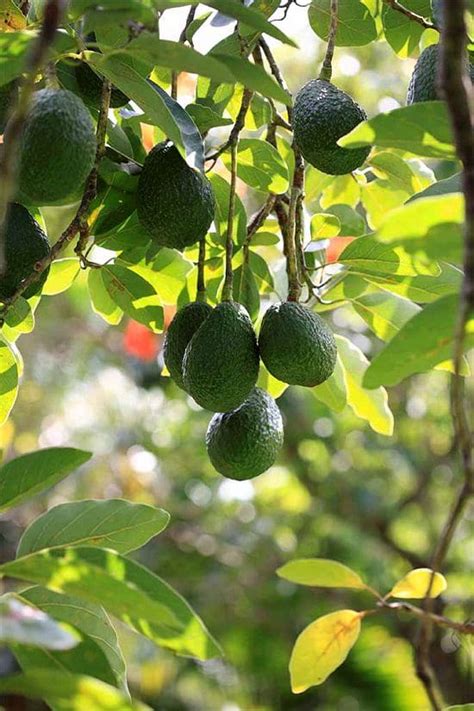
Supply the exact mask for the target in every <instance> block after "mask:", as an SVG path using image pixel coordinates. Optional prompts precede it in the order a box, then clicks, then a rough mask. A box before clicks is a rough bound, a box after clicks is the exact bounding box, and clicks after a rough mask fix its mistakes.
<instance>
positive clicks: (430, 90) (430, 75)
mask: <svg viewBox="0 0 474 711" xmlns="http://www.w3.org/2000/svg"><path fill="white" fill-rule="evenodd" d="M439 62H440V46H439V44H431V45H430V46H429V47H426V49H424V50H423V52H422V53H421V54H420V56H419V57H418V61H417V62H416V64H415V69H414V70H413V74H412V76H411V80H410V85H409V87H408V93H407V104H408V105H410V104H418V103H420V102H422V101H439V100H442V98H443V96H442V94H441V92H440V90H439V89H438V70H439ZM466 65H467V66H466V68H467V69H468V70H469V72H470V75H471V81H472V82H474V65H472V64H469V60H468V59H467V57H466Z"/></svg>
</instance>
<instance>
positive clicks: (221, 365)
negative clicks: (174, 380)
mask: <svg viewBox="0 0 474 711" xmlns="http://www.w3.org/2000/svg"><path fill="white" fill-rule="evenodd" d="M258 366H259V357H258V348H257V339H256V337H255V333H254V330H253V328H252V322H251V321H250V318H249V315H248V313H247V311H246V310H245V309H244V307H243V306H241V305H240V304H237V303H234V302H231V301H225V302H223V303H221V304H219V305H218V306H216V308H215V309H214V310H213V312H212V313H211V314H210V315H209V317H208V318H207V319H206V320H205V321H204V323H203V324H202V326H201V327H200V328H199V329H198V330H197V331H196V333H195V334H194V336H193V337H192V339H191V340H190V342H189V345H188V347H187V348H186V351H185V353H184V359H183V379H184V385H185V388H186V390H187V391H188V392H189V394H190V395H191V396H192V397H193V398H194V400H195V401H196V402H197V403H198V405H201V407H204V408H205V409H206V410H211V411H213V412H228V411H229V410H234V409H235V408H236V407H239V405H241V404H242V403H243V402H244V400H245V399H246V398H247V397H248V395H249V394H250V392H251V390H252V388H253V387H254V386H255V383H256V382H257V377H258Z"/></svg>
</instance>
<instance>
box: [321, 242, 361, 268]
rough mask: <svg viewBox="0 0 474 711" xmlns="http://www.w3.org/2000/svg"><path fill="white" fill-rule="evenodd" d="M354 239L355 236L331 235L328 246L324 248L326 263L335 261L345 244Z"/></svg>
mask: <svg viewBox="0 0 474 711" xmlns="http://www.w3.org/2000/svg"><path fill="white" fill-rule="evenodd" d="M355 239H356V238H355V237H332V238H331V240H330V242H329V247H328V248H327V250H326V261H327V263H328V264H333V263H334V262H337V260H338V259H339V257H340V256H341V254H342V252H343V251H344V250H345V248H346V247H347V245H348V244H350V243H351V242H353V241H354V240H355Z"/></svg>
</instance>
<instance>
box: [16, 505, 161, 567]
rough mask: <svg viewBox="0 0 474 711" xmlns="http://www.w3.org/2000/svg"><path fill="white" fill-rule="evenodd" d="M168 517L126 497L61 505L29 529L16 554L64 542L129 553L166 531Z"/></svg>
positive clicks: (20, 554)
mask: <svg viewBox="0 0 474 711" xmlns="http://www.w3.org/2000/svg"><path fill="white" fill-rule="evenodd" d="M169 519H170V516H169V513H168V512H167V511H163V509H158V508H155V507H154V506H147V505H145V504H134V503H131V502H130V501H124V500H123V499H109V500H107V501H95V500H90V501H75V502H73V503H70V504H59V505H58V506H54V507H53V508H52V509H49V511H47V512H46V513H44V514H43V515H42V516H39V518H37V519H35V520H34V521H33V523H32V524H31V525H30V526H29V527H28V528H27V529H26V531H25V532H24V534H23V536H22V537H21V539H20V543H19V544H18V551H17V556H18V557H19V556H24V555H29V554H30V553H34V552H35V551H39V550H41V549H43V548H52V547H55V548H57V547H61V546H65V545H69V546H77V545H84V546H103V547H106V548H111V549H112V550H115V551H117V552H118V553H129V552H130V551H133V550H135V549H136V548H140V547H141V546H143V545H145V543H146V542H147V541H149V540H150V538H153V536H156V535H157V534H158V533H160V532H161V531H163V529H164V528H166V526H167V524H168V521H169Z"/></svg>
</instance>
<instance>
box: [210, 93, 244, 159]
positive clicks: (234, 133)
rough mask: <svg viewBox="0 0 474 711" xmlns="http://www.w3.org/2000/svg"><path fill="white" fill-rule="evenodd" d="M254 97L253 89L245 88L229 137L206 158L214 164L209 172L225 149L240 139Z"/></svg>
mask: <svg viewBox="0 0 474 711" xmlns="http://www.w3.org/2000/svg"><path fill="white" fill-rule="evenodd" d="M252 97H253V91H251V90H250V89H244V92H243V94H242V101H241V104H240V109H239V113H238V114H237V118H236V119H235V123H234V125H233V126H232V129H231V132H230V133H229V138H228V139H227V141H226V142H225V143H224V144H223V145H222V146H221V147H220V148H218V149H217V151H216V152H215V153H213V154H212V155H210V156H208V157H207V158H206V162H207V161H212V166H211V167H210V168H208V169H207V172H209V170H212V168H213V167H214V166H215V164H216V162H217V160H218V158H219V157H220V156H221V155H222V153H224V151H226V150H227V149H228V148H232V146H233V145H234V144H235V142H236V141H237V140H238V138H239V134H240V132H241V130H242V129H243V127H244V125H245V117H246V116H247V111H248V110H249V107H250V102H251V101H252Z"/></svg>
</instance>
